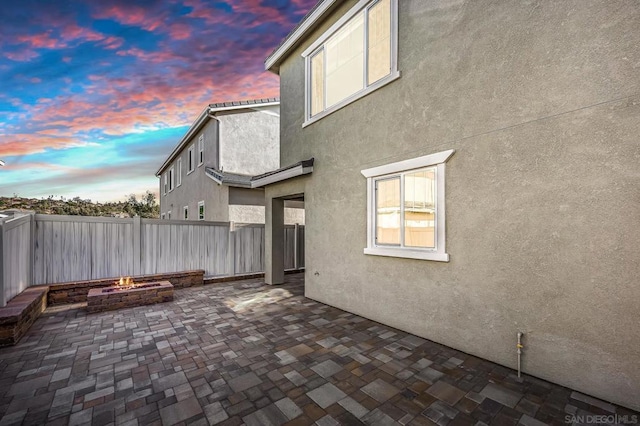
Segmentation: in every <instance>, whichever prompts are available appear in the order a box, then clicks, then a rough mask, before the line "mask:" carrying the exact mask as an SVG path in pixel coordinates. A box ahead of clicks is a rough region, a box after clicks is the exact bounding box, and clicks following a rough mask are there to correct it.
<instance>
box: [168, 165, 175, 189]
mask: <svg viewBox="0 0 640 426" xmlns="http://www.w3.org/2000/svg"><path fill="white" fill-rule="evenodd" d="M174 189H176V174H175V169H174V166H171V167H170V168H169V192H171V191H173V190H174Z"/></svg>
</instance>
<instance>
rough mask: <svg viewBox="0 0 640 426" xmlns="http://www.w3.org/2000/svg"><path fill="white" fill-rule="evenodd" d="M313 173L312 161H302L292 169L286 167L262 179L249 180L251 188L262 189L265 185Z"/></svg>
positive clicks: (256, 177)
mask: <svg viewBox="0 0 640 426" xmlns="http://www.w3.org/2000/svg"><path fill="white" fill-rule="evenodd" d="M312 172H313V159H310V160H306V161H302V162H300V163H299V164H296V165H295V166H294V167H288V168H285V169H282V170H279V171H277V172H275V173H271V174H267V175H264V176H262V177H259V176H255V177H254V178H252V180H251V188H262V187H264V186H267V185H271V184H274V183H278V182H282V181H284V180H289V179H293V178H296V177H299V176H304V175H308V174H310V173H312Z"/></svg>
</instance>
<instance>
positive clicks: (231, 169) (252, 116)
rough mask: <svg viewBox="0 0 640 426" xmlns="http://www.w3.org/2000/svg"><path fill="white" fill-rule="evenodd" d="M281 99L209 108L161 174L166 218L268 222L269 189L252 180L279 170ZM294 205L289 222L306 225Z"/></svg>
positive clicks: (289, 208) (162, 209)
mask: <svg viewBox="0 0 640 426" xmlns="http://www.w3.org/2000/svg"><path fill="white" fill-rule="evenodd" d="M279 106H280V103H279V100H278V99H275V98H271V99H258V100H251V101H240V102H224V103H217V104H210V105H208V106H207V107H206V108H205V109H204V110H203V111H202V113H200V115H199V116H198V118H197V119H196V120H195V121H194V122H193V124H192V125H191V126H190V128H189V129H188V131H187V132H186V134H185V135H184V136H183V137H182V139H181V140H180V141H179V142H178V144H177V145H176V147H175V148H174V150H173V151H172V152H171V154H169V156H168V157H167V159H166V160H165V161H164V163H163V164H162V166H160V168H159V169H158V171H157V172H156V176H157V177H158V178H160V218H161V219H172V220H207V221H218V222H228V221H232V222H237V223H264V190H263V189H261V188H251V176H253V175H257V174H260V173H264V172H266V171H269V170H271V169H273V168H274V167H278V165H279V158H280V147H279V133H280V132H279V125H280V124H279V115H280V112H279V111H280V109H279ZM298 207H300V205H299V204H296V203H295V202H291V203H288V205H287V209H286V212H285V215H286V219H285V220H286V222H287V223H292V224H293V223H300V224H302V223H304V209H301V208H298Z"/></svg>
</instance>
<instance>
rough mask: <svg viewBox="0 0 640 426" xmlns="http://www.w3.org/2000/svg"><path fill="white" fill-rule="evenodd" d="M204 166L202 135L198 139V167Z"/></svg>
mask: <svg viewBox="0 0 640 426" xmlns="http://www.w3.org/2000/svg"><path fill="white" fill-rule="evenodd" d="M203 164H204V135H200V137H199V138H198V167H200V166H202V165H203Z"/></svg>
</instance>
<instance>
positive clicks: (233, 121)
mask: <svg viewBox="0 0 640 426" xmlns="http://www.w3.org/2000/svg"><path fill="white" fill-rule="evenodd" d="M218 119H219V120H220V150H221V151H220V152H221V156H220V166H221V167H222V168H223V169H224V170H226V171H229V172H233V173H240V174H247V175H259V174H261V173H265V172H268V171H270V170H274V169H277V168H278V167H279V164H280V163H279V161H280V158H279V152H278V140H279V132H278V127H279V125H280V123H279V118H278V117H277V116H276V115H273V114H268V113H266V112H258V111H256V112H246V113H243V114H221V115H219V116H218Z"/></svg>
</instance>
